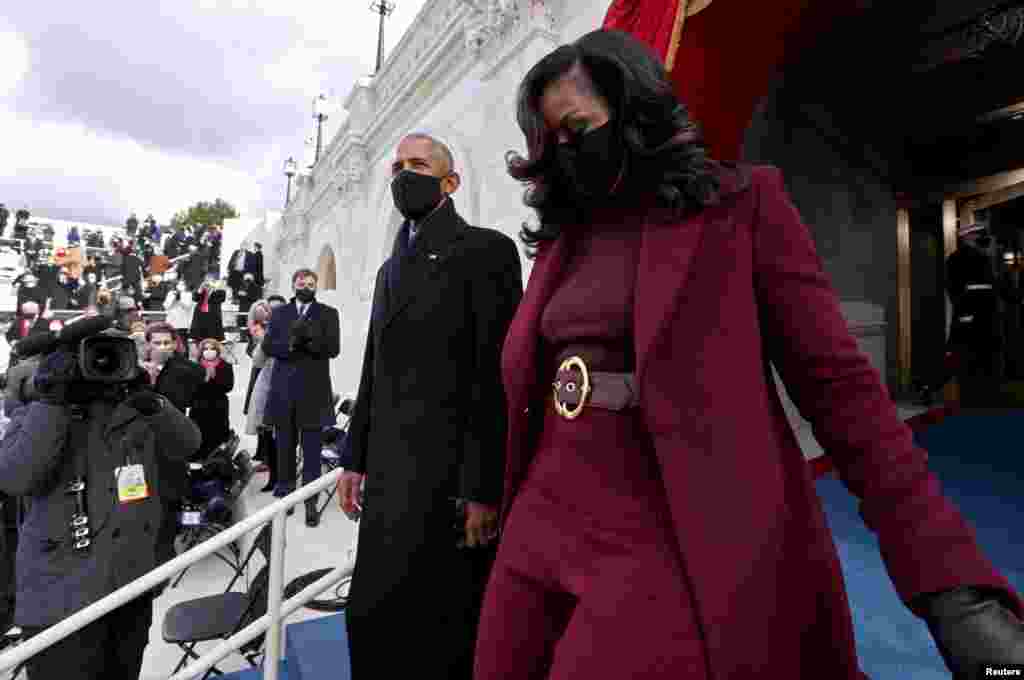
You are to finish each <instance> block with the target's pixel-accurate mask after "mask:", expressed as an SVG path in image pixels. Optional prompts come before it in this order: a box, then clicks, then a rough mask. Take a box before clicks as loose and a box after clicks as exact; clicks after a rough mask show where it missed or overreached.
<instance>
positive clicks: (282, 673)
mask: <svg viewBox="0 0 1024 680" xmlns="http://www.w3.org/2000/svg"><path fill="white" fill-rule="evenodd" d="M293 665H294V664H293ZM278 668H279V669H280V670H278V672H277V678H278V680H298V678H297V677H296V675H295V673H294V672H289V669H290V666H289V664H288V661H287V660H284V661H282V662H281V665H280V666H278ZM291 670H292V671H294V669H293V668H292V669H291ZM217 677H218V678H219V680H263V669H262V668H247V669H245V670H244V671H238V672H236V673H228V674H227V675H220V676H217Z"/></svg>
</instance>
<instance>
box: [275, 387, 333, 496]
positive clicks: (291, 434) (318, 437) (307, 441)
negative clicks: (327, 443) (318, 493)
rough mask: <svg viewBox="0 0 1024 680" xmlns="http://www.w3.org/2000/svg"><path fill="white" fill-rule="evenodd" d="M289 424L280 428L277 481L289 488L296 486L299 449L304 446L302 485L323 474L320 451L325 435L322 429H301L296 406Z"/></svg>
mask: <svg viewBox="0 0 1024 680" xmlns="http://www.w3.org/2000/svg"><path fill="white" fill-rule="evenodd" d="M289 411H290V412H289V414H288V424H287V425H285V426H284V427H281V426H278V427H277V431H276V436H277V480H278V481H279V482H281V483H282V484H286V485H288V486H295V483H296V480H295V477H296V473H297V471H298V470H297V468H298V447H299V446H302V483H303V484H309V483H310V482H312V481H314V480H316V479H317V478H318V477H320V475H321V474H322V473H323V466H322V464H321V462H320V451H321V450H322V449H323V434H322V433H321V429H322V428H320V427H316V428H302V427H299V424H298V421H297V416H298V413H297V412H296V410H295V406H291V407H290V408H289Z"/></svg>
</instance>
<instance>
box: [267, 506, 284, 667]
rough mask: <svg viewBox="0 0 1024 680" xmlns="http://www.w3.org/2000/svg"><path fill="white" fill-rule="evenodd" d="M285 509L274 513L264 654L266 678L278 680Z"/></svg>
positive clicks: (280, 645)
mask: <svg viewBox="0 0 1024 680" xmlns="http://www.w3.org/2000/svg"><path fill="white" fill-rule="evenodd" d="M285 520H286V515H285V510H280V511H278V513H277V514H275V515H274V519H273V521H272V522H271V529H270V582H269V583H268V584H267V613H268V614H270V628H269V629H268V630H267V642H266V644H267V649H266V653H264V655H263V678H264V680H277V672H278V669H279V668H280V667H281V650H283V649H284V623H283V622H282V621H281V600H282V596H283V595H284V544H285V540H284V539H285V527H286V525H285Z"/></svg>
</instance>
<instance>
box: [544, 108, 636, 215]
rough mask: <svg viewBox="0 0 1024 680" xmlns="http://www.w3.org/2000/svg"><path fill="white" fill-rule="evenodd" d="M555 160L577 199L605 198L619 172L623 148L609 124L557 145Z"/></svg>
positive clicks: (613, 128) (620, 170)
mask: <svg viewBox="0 0 1024 680" xmlns="http://www.w3.org/2000/svg"><path fill="white" fill-rule="evenodd" d="M555 158H556V162H557V164H558V169H559V172H560V173H561V175H562V177H563V179H564V180H565V183H566V185H567V188H568V189H569V191H570V192H572V193H573V194H574V195H575V196H574V198H576V199H600V198H604V197H607V196H608V194H609V193H610V192H611V190H612V188H613V187H614V186H615V183H616V181H617V180H618V179H619V175H620V174H621V172H622V162H623V152H622V145H621V143H619V142H618V141H617V140H616V139H615V127H614V126H613V125H612V124H611V123H610V122H608V123H605V124H604V125H602V126H601V127H597V128H593V129H591V130H588V131H587V132H585V133H582V134H580V135H578V136H576V137H574V138H573V139H572V140H571V141H569V142H567V143H565V144H559V145H558V146H557V147H556V148H555Z"/></svg>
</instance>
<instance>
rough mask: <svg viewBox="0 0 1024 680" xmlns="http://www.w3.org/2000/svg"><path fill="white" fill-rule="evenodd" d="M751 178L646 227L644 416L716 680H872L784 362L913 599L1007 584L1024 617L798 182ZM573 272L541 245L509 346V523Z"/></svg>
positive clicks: (641, 344)
mask: <svg viewBox="0 0 1024 680" xmlns="http://www.w3.org/2000/svg"><path fill="white" fill-rule="evenodd" d="M751 173H752V181H751V187H750V189H749V190H747V191H744V192H740V193H734V194H733V195H732V196H731V197H729V198H727V199H725V200H724V201H723V202H722V203H721V204H720V205H719V206H716V207H712V208H708V209H706V210H704V211H703V212H702V213H701V214H700V215H698V216H696V217H693V218H691V219H689V220H687V221H685V222H682V223H677V224H659V223H657V222H656V221H653V220H649V221H647V222H646V223H645V224H643V225H642V228H643V235H642V241H641V250H640V262H639V273H638V276H637V281H636V306H635V310H634V338H635V347H636V354H637V356H636V367H637V384H638V385H639V392H640V402H641V403H640V408H641V410H642V413H643V417H644V420H645V421H646V425H647V428H648V429H649V431H650V433H651V435H652V437H653V439H654V443H655V447H656V450H657V458H658V461H659V463H660V466H661V469H662V474H663V476H664V483H665V487H666V490H667V494H668V498H669V504H670V508H671V513H672V519H673V523H674V525H675V529H676V537H677V539H678V542H679V546H680V549H681V553H682V557H683V561H684V564H685V568H686V571H687V574H688V576H689V579H690V581H691V583H692V587H693V592H694V607H695V614H696V615H697V617H698V620H699V622H700V626H701V630H702V632H703V635H704V636H705V639H706V644H707V647H708V651H709V664H710V674H711V677H713V678H715V679H716V680H741V679H744V680H745V679H746V678H750V677H755V676H756V677H760V676H761V675H762V674H763V673H766V672H767V673H769V675H770V677H778V678H790V679H793V680H796V679H798V678H808V679H810V678H817V677H828V678H836V679H839V678H843V679H850V680H853V679H860V678H863V677H864V676H863V674H862V673H861V671H860V669H859V667H858V664H857V659H856V650H855V645H854V634H853V625H852V620H851V614H850V609H849V604H848V601H847V597H846V592H845V588H844V586H843V580H842V572H841V570H840V565H839V559H838V556H837V553H836V548H835V544H834V543H833V540H832V536H831V533H830V532H829V530H828V528H827V525H826V523H825V519H824V513H823V511H822V506H821V503H820V501H819V499H818V496H817V494H816V492H815V489H814V483H813V480H812V476H811V473H810V470H809V466H808V465H807V463H806V462H805V460H804V456H803V454H802V452H801V450H800V447H799V444H798V442H797V439H796V436H795V435H794V433H793V431H792V429H791V428H790V426H789V423H788V421H787V419H786V415H785V412H784V410H783V407H782V403H781V401H780V399H779V396H778V392H777V390H776V386H775V384H774V382H773V378H772V375H771V371H770V370H769V361H770V362H772V363H774V364H775V366H776V367H777V369H778V370H779V374H780V376H781V377H782V379H783V381H784V382H785V383H786V386H787V388H788V391H789V394H790V395H792V397H793V400H794V402H795V404H796V405H797V407H798V408H799V410H800V412H801V414H802V415H803V416H804V417H805V418H806V419H807V420H808V421H810V423H811V424H812V425H813V431H814V435H815V437H816V438H817V439H818V441H819V442H820V443H821V444H822V446H823V447H824V449H825V451H826V452H827V453H829V454H830V455H831V457H832V460H833V462H834V463H835V467H836V470H837V472H838V474H839V476H840V477H841V479H842V481H843V483H844V484H845V485H846V487H847V488H848V489H849V490H850V491H851V492H852V493H854V494H855V495H856V496H857V497H858V498H859V499H860V500H861V505H860V507H861V514H862V516H863V517H864V519H865V522H866V524H867V526H868V527H869V528H870V529H871V530H872V531H874V532H875V533H876V534H877V536H878V540H879V544H880V547H881V552H882V556H883V559H884V561H885V565H886V568H887V570H888V573H889V576H890V578H891V580H892V582H893V584H894V585H895V588H896V590H897V592H898V593H899V595H900V598H901V599H902V600H903V602H904V603H907V602H909V601H910V600H911V598H913V597H914V596H916V595H918V594H920V593H926V592H932V591H939V590H944V589H947V588H953V587H955V586H958V585H963V584H972V585H988V586H995V587H997V588H1000V589H1002V590H1005V591H1006V592H1008V593H1009V594H1010V599H1011V600H1012V602H1013V603H1014V604H1015V605H1016V608H1017V612H1016V613H1017V614H1018V615H1020V614H1021V609H1022V607H1021V601H1020V600H1019V599H1018V596H1017V595H1016V594H1015V593H1014V592H1013V590H1012V589H1011V587H1010V585H1009V584H1008V582H1007V581H1006V580H1005V579H1004V578H1003V577H1002V576H1001V575H1000V574H999V573H997V572H996V571H995V569H994V568H993V566H992V565H991V564H990V563H989V562H988V560H987V559H986V558H985V557H984V556H983V555H982V554H981V553H980V551H979V548H978V546H977V544H976V540H975V535H974V531H973V529H972V528H971V527H970V526H969V525H968V524H967V523H966V522H965V520H964V519H963V517H962V516H961V515H960V513H959V511H958V510H957V509H956V507H955V506H954V505H953V504H952V503H951V502H950V501H949V500H947V499H946V498H945V496H944V495H943V494H942V492H941V489H940V485H939V482H938V480H937V479H936V477H935V476H934V475H933V474H932V473H931V472H929V471H928V468H927V464H926V458H927V454H926V453H925V451H923V450H921V449H920V448H916V447H915V446H914V444H913V441H912V439H911V432H910V430H909V429H908V428H907V426H906V425H904V423H903V422H902V421H901V420H900V419H899V417H898V416H897V413H896V408H895V405H894V404H893V402H892V401H891V399H890V397H889V394H888V392H887V390H886V388H885V386H884V385H882V383H881V381H880V377H879V374H878V372H877V371H876V370H875V369H874V368H873V367H872V366H871V364H870V363H869V360H868V359H867V357H866V356H865V355H864V354H862V353H861V352H860V351H859V350H858V347H857V343H856V341H855V339H854V338H853V337H852V336H851V335H850V333H849V330H848V328H847V325H846V322H845V320H844V318H843V316H842V314H841V313H840V307H839V302H838V298H837V296H836V294H835V292H834V291H833V289H832V287H831V285H830V283H829V280H828V278H827V277H826V275H825V274H824V272H823V270H822V266H821V261H820V259H819V257H818V255H817V253H816V251H815V248H814V243H813V240H812V238H811V235H810V233H809V231H808V229H807V227H806V226H805V225H804V224H803V222H802V221H801V219H800V216H799V214H798V213H797V211H796V209H795V208H794V207H793V205H792V204H791V202H790V200H789V198H788V195H787V194H786V191H785V187H784V183H783V178H782V175H781V173H780V172H779V171H778V170H777V169H775V168H772V167H767V166H760V167H754V168H751ZM638 226H640V225H638ZM565 261H566V249H565V247H564V238H560V239H558V240H556V241H554V242H552V243H549V244H547V245H545V246H543V247H542V248H541V250H540V251H539V252H538V256H537V259H536V261H535V263H534V267H533V271H532V272H531V275H530V281H529V285H528V287H527V289H526V292H525V294H524V297H523V301H522V303H521V305H520V307H519V309H518V312H517V314H516V316H515V319H514V321H513V322H512V325H511V328H510V329H509V333H508V336H507V338H506V341H505V345H504V351H503V357H502V371H503V377H504V382H505V389H506V393H507V398H508V408H509V435H508V451H507V456H508V458H507V464H506V481H505V493H504V498H503V516H507V512H508V508H509V506H510V505H511V501H512V498H513V496H514V495H515V492H516V490H517V488H518V487H519V485H520V484H521V482H522V480H523V478H524V476H525V473H526V470H527V467H528V464H529V462H530V458H531V455H532V453H533V451H534V447H535V444H534V442H535V441H536V440H535V438H534V430H535V427H533V426H532V425H531V423H535V422H536V421H535V419H534V418H533V415H535V414H536V412H537V411H538V410H540V409H539V408H538V406H539V403H540V402H539V401H538V400H539V399H548V398H551V397H550V393H551V390H550V387H548V385H549V384H550V383H549V382H545V381H544V380H542V379H540V378H539V377H538V378H537V379H533V380H532V379H531V376H537V375H539V371H538V367H537V365H536V362H537V354H538V351H537V348H538V340H539V321H540V316H541V312H542V311H543V309H544V306H545V304H546V303H547V301H548V299H549V298H550V296H551V294H552V292H553V291H554V289H555V286H556V285H557V283H558V275H559V273H560V271H561V270H562V268H563V266H564V264H565ZM548 380H550V378H548ZM530 406H532V407H533V411H534V413H533V414H528V413H527V412H528V410H529V409H528V407H530ZM594 493H595V494H600V493H601V490H600V489H595V490H594ZM642 568H643V567H642V565H640V566H638V569H642ZM652 625H656V623H654V622H652ZM922 625H923V623H922ZM637 634H640V635H642V634H643V632H642V631H638V632H637ZM623 647H624V648H625V649H628V647H629V645H628V642H627V643H626V644H624V645H623Z"/></svg>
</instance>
